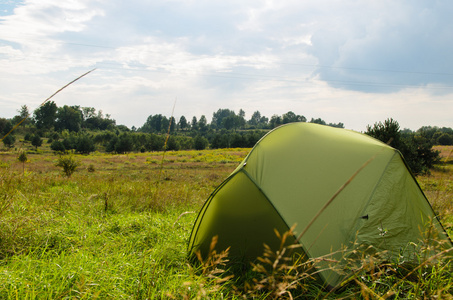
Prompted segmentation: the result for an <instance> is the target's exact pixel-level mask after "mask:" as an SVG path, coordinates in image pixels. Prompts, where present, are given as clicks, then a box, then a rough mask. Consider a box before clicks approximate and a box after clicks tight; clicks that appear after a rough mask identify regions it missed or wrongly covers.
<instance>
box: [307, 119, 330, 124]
mask: <svg viewBox="0 0 453 300" xmlns="http://www.w3.org/2000/svg"><path fill="white" fill-rule="evenodd" d="M310 123H315V124H321V125H327V123H326V121H324V120H323V119H321V118H317V119H313V118H311V120H310Z"/></svg>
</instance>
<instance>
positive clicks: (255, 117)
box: [247, 110, 261, 126]
mask: <svg viewBox="0 0 453 300" xmlns="http://www.w3.org/2000/svg"><path fill="white" fill-rule="evenodd" d="M260 120H261V113H260V112H259V111H258V110H257V111H255V112H254V113H253V114H252V117H251V118H250V120H249V121H248V122H247V123H248V124H249V125H251V126H258V124H259V123H260Z"/></svg>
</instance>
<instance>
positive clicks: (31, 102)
mask: <svg viewBox="0 0 453 300" xmlns="http://www.w3.org/2000/svg"><path fill="white" fill-rule="evenodd" d="M452 15H453V2H452V1H449V0H439V1H418V0H415V1H414V0H412V1H409V0H407V1H398V0H396V1H387V0H380V1H353V0H342V1H334V0H318V1H298V0H278V1H271V0H267V1H266V0H265V1H263V0H260V1H246V0H242V1H237V0H232V1H213V0H209V1H208V0H168V1H149V0H142V1H141V0H131V1H117V0H68V1H59V0H32V1H28V0H24V1H10V0H0V107H1V110H0V117H7V118H9V117H13V116H14V115H15V114H16V113H17V110H18V109H19V108H20V107H21V106H22V105H27V106H28V107H29V108H30V110H31V111H33V110H34V109H35V108H37V107H38V106H39V105H40V104H41V103H42V101H43V100H44V99H46V98H47V97H48V96H50V95H51V94H53V93H54V92H55V91H56V90H58V89H59V88H60V87H62V86H63V85H65V84H66V83H68V82H69V81H71V80H73V79H74V78H76V77H77V76H79V75H81V74H83V73H85V72H86V71H88V70H90V69H92V68H97V69H96V71H95V72H93V73H91V74H89V75H88V76H86V77H85V78H83V79H81V80H80V81H78V82H77V83H75V84H74V85H72V86H70V87H68V88H67V89H65V90H64V91H62V92H61V93H60V94H58V95H57V96H56V97H55V98H53V100H54V101H55V102H56V103H57V105H58V106H63V105H81V106H82V107H83V106H89V107H94V108H96V109H98V110H102V111H103V112H104V113H107V114H110V115H111V116H112V118H114V119H115V120H116V121H117V123H118V124H125V125H127V126H129V127H131V126H136V127H140V126H142V125H143V123H144V122H145V121H146V118H147V117H148V116H149V115H154V114H163V115H167V116H170V115H171V113H172V108H173V104H174V102H175V101H176V105H175V110H174V115H175V117H176V118H177V119H179V117H180V116H181V115H184V116H186V118H187V119H189V120H191V119H192V117H193V116H196V117H197V118H200V116H201V115H206V117H207V118H208V121H210V119H211V117H212V113H213V112H214V111H217V110H218V109H219V108H228V109H232V110H234V111H236V112H238V111H239V109H243V110H244V111H245V112H246V118H247V119H248V118H250V116H251V115H252V113H253V112H254V111H256V110H259V111H260V112H261V114H262V115H265V116H267V117H269V118H270V117H271V116H272V115H273V114H279V115H281V114H283V113H286V112H288V111H293V112H295V113H296V114H299V115H304V116H305V117H306V118H307V119H311V118H322V119H324V120H325V121H327V122H331V123H337V122H343V123H344V124H345V127H346V128H349V129H354V130H358V131H364V130H365V129H366V126H367V125H368V124H374V123H375V122H378V121H383V120H385V119H386V118H390V117H392V118H394V119H396V120H397V121H398V122H399V123H400V125H401V127H402V128H410V129H412V130H416V129H418V128H420V127H421V126H424V125H431V126H441V127H442V126H446V127H453V116H452V112H453V53H452V49H453V47H452V46H453V30H451V28H453V19H452V18H451V16H452Z"/></svg>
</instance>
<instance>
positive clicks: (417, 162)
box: [365, 118, 439, 174]
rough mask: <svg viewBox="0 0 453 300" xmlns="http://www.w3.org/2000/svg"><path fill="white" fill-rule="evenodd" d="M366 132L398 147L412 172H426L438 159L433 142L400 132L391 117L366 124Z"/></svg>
mask: <svg viewBox="0 0 453 300" xmlns="http://www.w3.org/2000/svg"><path fill="white" fill-rule="evenodd" d="M365 133H366V134H368V135H370V136H372V137H374V138H376V139H378V140H380V141H382V142H384V143H387V144H389V145H390V146H392V147H393V148H395V149H398V150H399V151H400V152H401V154H402V155H403V157H404V159H405V161H406V163H407V165H408V166H409V169H410V170H411V171H412V172H413V173H414V174H420V173H427V172H429V169H430V168H432V167H433V166H434V164H435V163H437V162H438V161H439V152H437V151H435V150H433V148H432V147H433V143H432V142H431V141H430V140H429V139H428V138H426V137H424V136H421V135H419V134H415V133H406V134H404V135H403V134H402V133H401V131H400V126H399V124H398V122H397V121H395V120H393V119H392V118H390V119H387V120H385V121H384V122H383V123H382V122H377V123H375V124H374V125H373V126H369V125H368V126H367V131H366V132H365Z"/></svg>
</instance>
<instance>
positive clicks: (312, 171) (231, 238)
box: [189, 122, 451, 286]
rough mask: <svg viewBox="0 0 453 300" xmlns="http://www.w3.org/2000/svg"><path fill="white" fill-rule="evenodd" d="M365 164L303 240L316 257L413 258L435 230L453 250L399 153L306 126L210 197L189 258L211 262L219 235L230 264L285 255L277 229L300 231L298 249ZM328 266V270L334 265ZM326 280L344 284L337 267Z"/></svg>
mask: <svg viewBox="0 0 453 300" xmlns="http://www.w3.org/2000/svg"><path fill="white" fill-rule="evenodd" d="M367 162H368V163H367ZM364 164H366V166H365V167H364V168H363V169H362V170H361V171H360V172H359V173H358V174H357V176H355V178H354V179H353V180H352V181H351V182H350V183H349V184H348V185H347V186H346V188H344V189H343V190H342V191H341V193H339V194H338V196H337V197H336V198H335V199H334V201H332V203H331V204H330V205H329V206H328V207H327V208H326V209H325V210H324V211H323V213H322V214H320V215H319V217H318V218H317V219H316V220H315V222H314V223H312V225H311V226H310V227H309V229H308V230H307V231H306V232H305V234H304V235H303V236H302V237H301V238H300V239H299V240H298V241H297V242H298V243H299V244H300V246H301V249H302V250H301V251H302V252H304V253H305V254H306V255H307V257H308V258H317V257H322V256H325V255H330V257H331V258H333V259H338V260H341V258H342V255H344V254H343V252H342V251H340V250H341V249H344V248H345V247H346V248H347V247H349V248H350V247H356V246H357V245H362V246H373V248H374V249H375V250H376V251H384V250H385V251H389V253H390V254H394V255H407V256H408V257H409V256H411V255H413V254H414V253H410V251H409V250H410V249H409V248H408V247H407V245H408V244H409V243H416V244H418V243H419V242H420V241H421V240H423V238H424V237H423V230H426V228H427V227H428V225H430V224H431V225H432V227H433V228H434V232H435V234H434V236H433V233H430V234H431V237H434V238H436V239H437V240H441V241H446V243H447V244H448V246H450V247H451V241H450V239H449V238H448V235H447V234H446V233H445V230H444V229H443V227H442V225H441V224H440V222H439V221H438V220H437V218H436V217H435V214H434V212H433V210H432V208H431V206H430V204H429V202H428V201H427V199H426V197H425V195H424V194H423V192H422V190H421V189H420V187H419V185H418V184H417V182H416V180H415V178H414V176H413V175H412V173H411V172H410V171H409V170H408V168H407V165H406V164H405V162H404V159H403V158H402V156H401V154H400V153H399V152H398V151H397V150H395V149H394V148H392V147H390V146H388V145H386V144H384V143H382V142H380V141H378V140H376V139H374V138H371V137H369V136H367V135H364V134H361V133H358V132H354V131H350V130H346V129H340V128H333V127H328V126H323V125H318V124H313V123H302V122H301V123H291V124H286V125H283V126H280V127H278V128H276V129H274V130H272V131H270V132H269V133H268V134H267V135H265V136H264V137H263V138H262V139H261V140H260V141H259V142H258V143H257V144H256V145H255V146H254V147H253V149H252V150H251V151H250V153H249V154H248V155H247V157H246V158H245V159H244V161H243V162H242V163H241V164H240V165H239V166H238V167H237V168H236V170H234V171H233V173H232V174H230V176H229V177H228V178H227V179H226V180H225V181H224V182H223V183H222V184H221V185H220V186H219V187H218V188H217V189H216V190H215V191H214V192H213V193H212V194H211V195H210V196H209V198H208V200H207V201H206V202H205V204H204V206H203V207H202V209H201V211H200V213H199V215H198V218H197V220H196V222H195V224H194V228H193V230H192V234H191V237H190V240H189V255H194V253H195V252H196V251H201V253H202V255H207V251H208V249H209V245H210V241H211V239H212V237H213V236H216V235H217V236H218V244H217V248H216V249H217V250H224V249H226V248H227V247H231V248H230V260H234V259H244V260H252V259H254V258H256V257H258V256H260V255H262V253H263V249H264V248H263V244H264V243H266V244H267V245H269V246H270V247H271V248H272V249H275V250H277V249H278V245H279V240H278V239H277V238H276V236H275V233H274V229H277V230H278V231H279V232H280V233H283V232H285V231H287V230H288V229H289V228H290V227H291V226H293V225H295V226H296V227H295V231H294V237H293V238H292V239H291V241H290V242H296V240H297V238H298V235H299V234H300V233H301V232H303V231H304V229H305V228H306V227H307V226H308V224H309V223H310V221H311V220H312V219H313V217H314V216H315V215H316V214H317V213H318V212H319V211H320V210H321V209H322V207H323V206H324V205H325V204H326V202H327V201H329V199H331V198H332V196H333V195H334V194H335V193H336V192H337V191H338V190H339V188H340V187H341V186H342V185H344V184H345V183H346V182H347V181H348V180H349V179H350V178H351V176H352V175H353V174H354V173H355V172H356V171H357V170H358V169H360V168H361V167H362V166H364ZM404 251H406V252H407V253H404ZM413 251H414V250H413V249H412V252H413ZM321 267H323V268H324V267H325V268H327V269H328V268H329V266H328V265H327V263H326V265H325V266H321ZM320 277H321V279H322V280H323V281H324V282H325V283H326V284H329V285H331V286H334V285H335V284H337V283H338V282H339V281H340V280H341V276H340V275H339V274H338V272H335V271H331V270H330V271H329V270H326V271H323V272H321V273H320Z"/></svg>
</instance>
